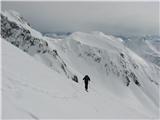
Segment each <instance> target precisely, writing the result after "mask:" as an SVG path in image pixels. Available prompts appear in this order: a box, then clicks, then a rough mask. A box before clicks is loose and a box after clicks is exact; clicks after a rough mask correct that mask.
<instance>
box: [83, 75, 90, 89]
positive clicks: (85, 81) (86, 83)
mask: <svg viewBox="0 0 160 120" xmlns="http://www.w3.org/2000/svg"><path fill="white" fill-rule="evenodd" d="M83 80H84V84H85V89H86V91H87V92H88V82H89V81H90V78H89V76H88V75H85V76H84V78H83Z"/></svg>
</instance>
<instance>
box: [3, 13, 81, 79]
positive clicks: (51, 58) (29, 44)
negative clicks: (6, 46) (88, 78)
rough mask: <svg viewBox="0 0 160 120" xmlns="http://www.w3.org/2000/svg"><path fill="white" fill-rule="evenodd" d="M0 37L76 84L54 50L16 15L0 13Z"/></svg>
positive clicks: (71, 74)
mask: <svg viewBox="0 0 160 120" xmlns="http://www.w3.org/2000/svg"><path fill="white" fill-rule="evenodd" d="M1 36H2V38H4V39H5V40H7V41H8V42H10V43H12V44H13V45H15V46H16V47H18V48H20V49H21V50H23V51H24V52H26V53H28V54H30V55H31V56H33V57H34V58H35V59H37V60H39V61H41V62H42V63H44V64H46V65H47V66H49V67H50V68H52V69H54V70H55V71H57V72H59V73H62V74H64V75H65V76H67V77H68V78H72V79H73V80H74V81H76V82H78V78H77V77H76V75H74V74H73V73H72V72H71V71H70V70H69V68H68V67H67V65H66V64H65V62H64V61H63V60H62V59H61V57H60V56H59V54H58V53H57V51H56V50H55V49H54V48H52V49H51V48H50V46H49V45H48V43H47V41H45V40H44V38H43V36H42V35H41V33H39V32H37V31H35V30H34V29H32V28H31V27H30V26H29V24H28V23H27V22H25V20H24V19H23V17H21V16H19V14H18V13H16V12H13V11H9V12H2V13H1Z"/></svg>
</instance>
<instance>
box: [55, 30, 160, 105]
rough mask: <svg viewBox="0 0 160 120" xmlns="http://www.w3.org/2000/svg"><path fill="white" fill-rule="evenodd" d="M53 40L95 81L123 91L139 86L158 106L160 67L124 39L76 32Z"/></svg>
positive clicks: (107, 87) (68, 60)
mask: <svg viewBox="0 0 160 120" xmlns="http://www.w3.org/2000/svg"><path fill="white" fill-rule="evenodd" d="M52 44H57V46H59V48H57V49H58V51H59V53H60V54H64V56H63V59H64V60H65V61H66V63H67V64H69V65H70V66H72V67H73V68H75V69H76V70H77V71H78V72H79V73H81V74H82V75H85V74H89V76H91V78H92V79H93V80H94V82H95V83H97V84H101V85H102V86H105V88H106V90H109V91H111V92H113V93H114V94H116V95H119V94H123V93H124V92H125V90H126V88H127V87H129V88H130V89H131V90H132V91H135V90H136V89H139V90H140V91H141V92H142V93H144V94H145V96H147V97H148V98H149V99H150V100H151V101H152V104H153V106H155V107H156V108H158V106H159V99H158V95H159V94H158V88H159V78H160V68H159V67H157V66H156V65H154V64H151V63H147V62H146V61H145V60H143V59H142V58H140V57H139V56H138V55H136V54H135V53H134V52H132V51H131V50H129V49H128V48H127V47H125V46H124V45H123V44H122V42H121V41H117V40H116V38H115V39H114V37H112V36H107V35H104V34H103V35H102V34H97V33H96V34H95V33H81V32H76V33H73V34H72V35H70V36H69V37H68V38H66V39H65V40H61V41H59V42H54V41H52ZM132 85H134V86H136V87H131V86H132ZM136 94H137V93H135V96H136ZM138 97H139V99H141V97H140V96H138ZM142 98H144V101H146V100H147V99H145V97H142Z"/></svg>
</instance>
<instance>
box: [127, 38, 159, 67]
mask: <svg viewBox="0 0 160 120" xmlns="http://www.w3.org/2000/svg"><path fill="white" fill-rule="evenodd" d="M124 44H125V45H126V46H127V47H129V48H130V49H132V50H133V51H134V52H136V53H137V54H138V55H139V56H141V57H142V58H144V59H145V60H147V61H148V62H152V63H154V64H156V65H158V66H160V37H159V36H146V37H131V38H129V39H128V40H126V41H125V43H124Z"/></svg>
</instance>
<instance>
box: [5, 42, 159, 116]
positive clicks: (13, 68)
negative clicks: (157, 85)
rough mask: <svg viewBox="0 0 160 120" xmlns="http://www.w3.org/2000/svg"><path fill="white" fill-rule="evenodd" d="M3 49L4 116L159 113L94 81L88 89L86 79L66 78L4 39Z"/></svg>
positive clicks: (133, 98)
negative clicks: (147, 109) (115, 93)
mask: <svg viewBox="0 0 160 120" xmlns="http://www.w3.org/2000/svg"><path fill="white" fill-rule="evenodd" d="M2 49H3V52H2V62H3V68H2V77H3V81H2V91H3V92H2V93H3V94H2V98H3V101H4V103H3V106H4V107H3V111H2V112H3V113H2V115H3V118H22V117H24V118H26V117H27V118H148V117H149V118H154V117H156V116H154V113H150V112H149V111H146V110H145V108H144V107H143V106H142V103H140V102H138V101H137V99H136V97H134V96H132V97H131V96H130V98H128V100H126V101H128V103H127V102H126V101H123V99H120V98H119V97H116V96H115V95H113V94H111V93H110V92H109V91H106V89H104V88H103V87H102V86H98V85H97V86H94V84H93V83H91V86H90V90H89V91H90V92H88V93H86V92H85V91H84V88H83V84H82V82H81V83H79V84H77V83H75V82H73V81H71V80H66V78H64V77H62V76H61V75H59V74H57V73H56V72H53V71H52V70H51V69H49V68H48V67H46V66H45V65H43V64H41V63H39V62H37V61H35V59H33V58H32V57H31V56H29V55H27V54H26V53H24V52H22V51H20V50H19V49H18V48H16V47H14V46H12V45H11V44H10V43H8V42H6V41H4V40H2ZM13 57H14V59H13ZM25 63H27V64H25ZM18 64H19V65H18ZM92 81H94V80H92ZM132 87H135V86H132ZM126 90H128V88H127V89H126ZM128 91H129V90H128ZM135 92H137V93H138V92H139V91H135ZM130 93H131V92H130ZM131 94H132V93H131ZM139 95H143V93H140V94H139ZM146 99H147V98H146Z"/></svg>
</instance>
